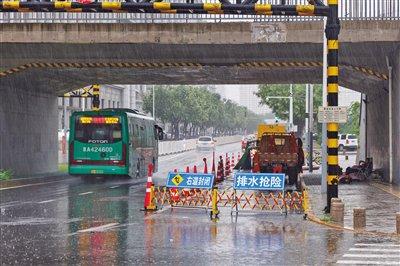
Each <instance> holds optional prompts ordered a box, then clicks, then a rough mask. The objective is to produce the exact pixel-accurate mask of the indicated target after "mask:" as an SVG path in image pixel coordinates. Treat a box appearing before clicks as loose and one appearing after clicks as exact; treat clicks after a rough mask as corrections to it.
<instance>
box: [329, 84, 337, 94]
mask: <svg viewBox="0 0 400 266" xmlns="http://www.w3.org/2000/svg"><path fill="white" fill-rule="evenodd" d="M338 92H339V84H337V83H329V84H328V93H338Z"/></svg>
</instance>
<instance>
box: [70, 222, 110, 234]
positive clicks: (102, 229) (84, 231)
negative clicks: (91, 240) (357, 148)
mask: <svg viewBox="0 0 400 266" xmlns="http://www.w3.org/2000/svg"><path fill="white" fill-rule="evenodd" d="M117 224H118V223H109V224H104V225H100V226H96V227H90V228H87V229H82V230H78V231H77V233H87V232H98V231H104V230H107V229H109V228H110V227H113V226H115V225H117Z"/></svg>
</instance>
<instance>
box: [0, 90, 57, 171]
mask: <svg viewBox="0 0 400 266" xmlns="http://www.w3.org/2000/svg"><path fill="white" fill-rule="evenodd" d="M0 95H1V97H0V169H10V170H12V171H13V173H14V176H15V177H22V176H23V177H30V176H32V175H35V174H43V173H52V172H56V171H57V170H58V166H57V150H58V145H57V125H58V118H57V97H56V96H54V95H50V94H43V93H38V92H35V91H34V89H33V88H24V89H22V88H15V87H12V86H7V87H6V86H3V84H2V86H0Z"/></svg>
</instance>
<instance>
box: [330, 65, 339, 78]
mask: <svg viewBox="0 0 400 266" xmlns="http://www.w3.org/2000/svg"><path fill="white" fill-rule="evenodd" d="M338 75H339V67H333V66H330V67H328V76H338Z"/></svg>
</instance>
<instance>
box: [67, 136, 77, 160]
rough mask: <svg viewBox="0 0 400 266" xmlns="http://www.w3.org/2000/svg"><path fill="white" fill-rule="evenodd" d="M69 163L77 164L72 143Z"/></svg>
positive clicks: (72, 143)
mask: <svg viewBox="0 0 400 266" xmlns="http://www.w3.org/2000/svg"><path fill="white" fill-rule="evenodd" d="M68 152H69V163H70V164H76V161H75V160H74V142H73V141H71V143H70V144H69V151H68Z"/></svg>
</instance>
